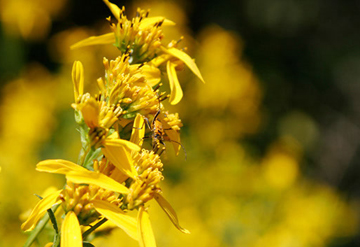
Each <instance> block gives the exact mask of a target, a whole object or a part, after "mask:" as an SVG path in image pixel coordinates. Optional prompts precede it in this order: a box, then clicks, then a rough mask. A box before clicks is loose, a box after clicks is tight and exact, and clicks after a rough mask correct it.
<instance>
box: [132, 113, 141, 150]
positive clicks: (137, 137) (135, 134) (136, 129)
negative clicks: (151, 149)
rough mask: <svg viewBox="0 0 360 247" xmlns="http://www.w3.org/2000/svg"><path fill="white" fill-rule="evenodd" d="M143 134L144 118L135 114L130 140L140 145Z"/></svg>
mask: <svg viewBox="0 0 360 247" xmlns="http://www.w3.org/2000/svg"><path fill="white" fill-rule="evenodd" d="M144 136H145V122H144V118H143V117H142V116H141V115H140V114H137V115H136V117H135V120H134V126H133V129H132V132H131V137H130V141H131V142H132V143H135V144H136V145H139V146H142V144H143V141H144V139H143V138H144Z"/></svg>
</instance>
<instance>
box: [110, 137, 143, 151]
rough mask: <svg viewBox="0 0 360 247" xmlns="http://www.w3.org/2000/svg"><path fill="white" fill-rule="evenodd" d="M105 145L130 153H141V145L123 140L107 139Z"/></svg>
mask: <svg viewBox="0 0 360 247" xmlns="http://www.w3.org/2000/svg"><path fill="white" fill-rule="evenodd" d="M105 145H107V146H113V147H124V148H126V149H127V150H128V151H135V152H139V151H140V150H141V148H140V146H139V145H137V144H135V143H133V142H130V141H127V140H123V139H115V138H106V140H105Z"/></svg>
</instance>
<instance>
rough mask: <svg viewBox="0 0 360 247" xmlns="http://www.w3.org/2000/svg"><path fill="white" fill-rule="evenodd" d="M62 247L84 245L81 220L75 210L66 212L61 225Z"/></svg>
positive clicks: (79, 246)
mask: <svg viewBox="0 0 360 247" xmlns="http://www.w3.org/2000/svg"><path fill="white" fill-rule="evenodd" d="M60 246H61V247H82V246H83V244H82V236H81V229H80V224H79V220H78V218H77V217H76V214H75V213H74V212H73V211H70V212H68V213H67V214H66V216H65V219H64V221H63V223H62V225H61V242H60Z"/></svg>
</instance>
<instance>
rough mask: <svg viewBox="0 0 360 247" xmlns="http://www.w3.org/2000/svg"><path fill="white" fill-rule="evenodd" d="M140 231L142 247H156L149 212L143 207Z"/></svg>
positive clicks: (139, 216) (140, 215)
mask: <svg viewBox="0 0 360 247" xmlns="http://www.w3.org/2000/svg"><path fill="white" fill-rule="evenodd" d="M138 230H139V235H140V239H139V242H140V247H156V242H155V237H154V233H153V230H152V227H151V224H150V218H149V214H148V212H146V210H145V208H144V207H143V206H142V207H140V208H139V213H138Z"/></svg>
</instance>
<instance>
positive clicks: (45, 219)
mask: <svg viewBox="0 0 360 247" xmlns="http://www.w3.org/2000/svg"><path fill="white" fill-rule="evenodd" d="M59 206H60V204H57V205H55V206H53V207H52V208H51V210H53V212H55V211H56V209H57V208H58V207H59ZM49 219H50V216H49V214H45V215H44V217H42V219H41V220H40V221H39V222H38V223H37V225H36V227H35V229H34V230H33V231H32V232H31V234H30V236H29V237H28V239H27V240H26V242H25V244H24V246H23V247H30V246H31V245H32V243H34V241H35V240H36V238H37V236H38V235H39V233H40V232H41V231H42V230H43V229H44V227H45V226H46V223H47V222H48V221H49ZM56 235H57V234H56Z"/></svg>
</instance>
